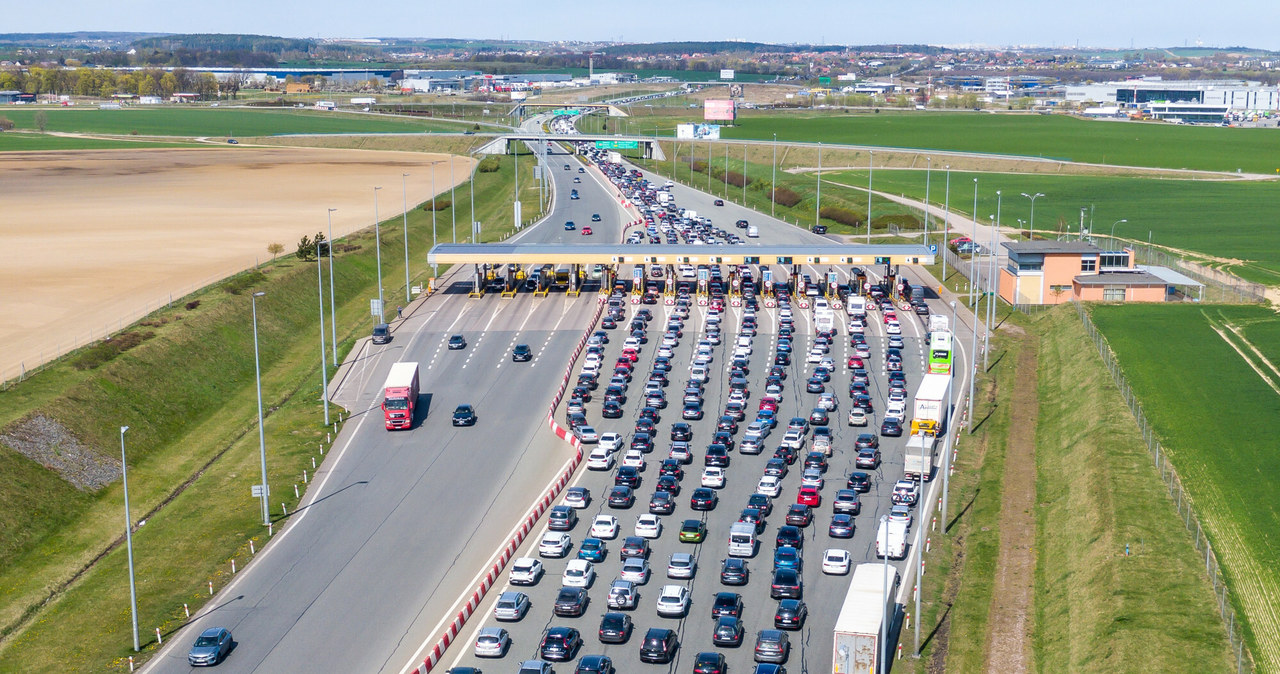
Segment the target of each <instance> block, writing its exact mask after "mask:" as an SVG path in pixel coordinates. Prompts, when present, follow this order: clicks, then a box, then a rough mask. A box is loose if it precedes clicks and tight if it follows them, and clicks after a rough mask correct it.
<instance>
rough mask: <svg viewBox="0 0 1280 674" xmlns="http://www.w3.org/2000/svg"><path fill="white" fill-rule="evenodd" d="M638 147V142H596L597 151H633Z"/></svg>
mask: <svg viewBox="0 0 1280 674" xmlns="http://www.w3.org/2000/svg"><path fill="white" fill-rule="evenodd" d="M639 147H640V141H638V140H597V141H596V149H597V150H635V149H637V148H639Z"/></svg>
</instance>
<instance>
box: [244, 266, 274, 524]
mask: <svg viewBox="0 0 1280 674" xmlns="http://www.w3.org/2000/svg"><path fill="white" fill-rule="evenodd" d="M263 295H266V293H264V292H262V291H261V290H259V291H258V292H256V293H254V294H252V295H250V296H249V303H250V305H251V306H252V307H253V375H254V380H255V381H256V382H257V385H258V454H259V455H260V458H261V459H262V484H261V485H260V486H261V487H262V492H261V493H262V526H264V527H265V526H268V525H270V524H271V510H270V507H269V506H268V505H267V498H268V496H267V436H266V434H265V433H264V432H263V430H262V364H261V362H260V361H259V358H258V298H259V297H262V296H263Z"/></svg>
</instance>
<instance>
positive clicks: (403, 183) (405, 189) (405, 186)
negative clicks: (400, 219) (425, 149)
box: [400, 173, 413, 304]
mask: <svg viewBox="0 0 1280 674" xmlns="http://www.w3.org/2000/svg"><path fill="white" fill-rule="evenodd" d="M408 177H409V174H408V173H401V174H400V189H401V190H402V192H401V194H402V195H403V196H404V302H405V304H408V303H409V302H411V301H412V300H413V296H412V295H410V294H409V183H408V181H407V179H408Z"/></svg>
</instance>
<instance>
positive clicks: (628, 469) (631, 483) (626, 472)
mask: <svg viewBox="0 0 1280 674" xmlns="http://www.w3.org/2000/svg"><path fill="white" fill-rule="evenodd" d="M613 483H614V484H615V485H626V486H628V487H631V488H632V489H635V488H636V487H639V486H640V469H639V468H636V467H635V466H621V467H619V468H618V473H617V474H616V475H614V476H613Z"/></svg>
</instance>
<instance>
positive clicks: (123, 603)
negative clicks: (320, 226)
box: [0, 159, 537, 672]
mask: <svg viewBox="0 0 1280 674" xmlns="http://www.w3.org/2000/svg"><path fill="white" fill-rule="evenodd" d="M529 162H531V160H529V159H523V160H522V166H521V170H522V171H527V170H528V163H529ZM506 165H507V166H508V167H510V165H511V161H507V162H506ZM530 182H531V181H530ZM446 194H447V192H446ZM463 194H467V195H468V197H469V187H468V186H466V185H464V186H462V187H461V188H459V191H458V193H457V196H458V198H457V201H458V202H459V203H460V205H459V207H460V208H461V207H462V206H461V204H462V203H465V200H464V199H462V198H461V195H463ZM510 195H511V169H510V168H508V169H507V170H506V171H505V172H504V171H501V170H500V171H498V172H495V173H487V174H480V175H479V176H478V177H477V189H476V218H477V219H479V220H481V221H482V222H485V223H486V226H485V228H484V230H483V234H484V236H483V240H488V241H491V240H497V239H499V238H501V237H503V236H505V235H506V234H507V232H508V231H509V224H510V223H509V219H510V217H511V216H510V213H511V204H510ZM521 197H522V200H524V201H525V203H526V210H525V212H526V213H534V212H536V203H537V190H536V189H535V188H534V187H533V186H532V185H526V186H524V188H523V189H522V190H521ZM469 212H470V211H469V205H468V207H467V208H466V209H465V210H464V213H465V215H464V214H459V216H461V217H459V219H460V220H462V221H463V223H464V229H465V232H467V233H469V228H465V223H466V221H467V218H469ZM502 215H505V216H506V217H507V218H508V220H507V222H506V223H505V224H504V223H503V222H502V220H501V217H502ZM486 221H487V222H486ZM437 222H438V223H439V229H440V234H441V235H442V236H441V240H448V239H449V238H450V235H449V234H448V233H447V232H449V231H450V226H451V217H450V214H449V209H445V210H444V211H441V212H440V213H438V214H437ZM401 231H402V228H401V219H400V217H399V215H396V216H392V217H391V218H389V219H388V220H387V221H386V222H385V223H383V226H382V232H383V237H382V245H383V246H384V253H386V252H394V251H399V250H402V246H403V238H402V235H401ZM409 236H410V245H411V251H412V258H411V270H410V271H411V277H412V280H411V283H417V282H419V280H420V279H422V278H423V277H424V276H426V275H427V274H429V267H427V266H426V264H425V255H426V250H427V247H428V246H429V245H430V241H431V214H430V213H429V212H424V211H423V210H422V209H421V208H419V207H415V208H414V209H412V210H411V212H410V214H409ZM342 242H343V243H346V244H349V245H350V246H352V248H349V249H344V247H342V246H338V247H337V250H339V251H342V250H346V251H347V252H340V253H338V254H337V255H336V256H335V261H334V269H335V272H336V275H335V278H334V282H335V289H336V291H337V301H338V306H339V310H338V326H339V339H340V345H339V353H340V354H342V353H345V351H346V350H348V349H349V348H350V347H351V345H352V344H353V343H354V341H355V340H356V339H357V338H359V337H360V336H362V335H363V334H365V333H366V332H367V330H368V328H369V325H370V318H369V316H368V298H369V297H370V296H375V297H376V296H377V290H376V283H375V281H374V279H375V268H374V265H375V263H374V250H373V243H374V241H373V234H372V232H371V231H369V230H365V231H363V232H360V233H357V234H355V235H352V236H350V237H347V238H345V239H343V240H342ZM383 258H384V259H383V278H384V279H385V281H386V285H387V288H386V290H385V291H384V292H385V294H386V297H387V298H388V304H389V305H390V306H394V305H395V304H396V303H399V301H398V300H397V299H396V298H397V297H399V298H401V300H402V299H403V297H404V295H403V292H404V290H403V285H402V283H396V281H397V279H403V278H404V270H403V266H402V263H400V262H397V261H398V260H400V259H402V258H401V257H400V256H399V255H396V254H387V255H384V256H383ZM315 264H316V263H315V261H314V260H312V261H309V262H303V261H300V260H297V259H296V258H295V257H282V258H280V259H278V260H277V261H275V262H273V263H271V264H268V265H264V266H263V267H262V268H260V269H259V270H255V271H254V272H250V273H251V274H258V273H260V274H261V275H262V281H261V283H255V284H253V286H254V288H248V289H247V288H243V287H242V286H243V285H244V284H242V283H240V282H239V280H238V279H239V278H242V277H236V278H232V279H229V280H227V281H224V282H222V283H219V284H215V285H213V286H210V287H208V288H206V289H203V290H201V291H199V292H197V293H195V294H194V295H193V296H192V297H188V298H183V301H182V302H175V303H174V305H173V307H171V308H169V309H166V310H163V311H159V312H156V313H154V314H152V315H151V316H149V317H147V319H146V321H145V323H147V325H144V326H135V327H134V328H131V329H130V330H135V329H143V330H146V331H151V332H154V333H155V335H154V336H153V337H152V338H150V339H146V340H143V341H141V342H140V343H139V344H137V345H136V346H135V347H134V348H131V349H129V350H126V351H123V352H118V353H117V354H116V355H115V356H114V357H111V358H109V359H101V358H93V361H94V364H96V367H93V368H90V369H84V370H79V369H76V368H75V366H74V363H76V362H77V361H78V359H81V358H83V357H84V356H85V354H86V353H89V352H88V351H85V352H78V353H75V354H72V355H71V356H69V357H67V358H66V359H64V360H63V361H61V362H59V363H57V364H54V365H53V366H51V367H49V368H48V369H46V370H45V371H43V372H41V373H40V374H39V375H37V376H36V377H34V378H32V379H29V380H27V381H26V382H23V383H21V384H20V385H17V386H15V387H12V388H10V389H8V390H5V391H3V392H0V410H2V411H0V426H2V427H5V428H10V427H11V425H12V423H13V422H14V421H15V420H20V419H23V418H26V417H27V416H28V415H29V414H32V413H35V412H39V413H41V414H43V415H45V416H47V417H49V418H52V419H54V420H56V421H58V422H59V423H61V424H62V425H63V426H65V427H66V428H67V429H68V430H69V431H70V432H71V433H72V434H73V435H74V436H75V437H76V438H78V439H79V441H80V442H81V443H83V444H85V445H87V446H88V447H89V448H90V450H91V451H92V452H93V454H94V455H95V456H97V457H99V459H100V460H101V461H102V462H105V463H109V462H111V461H118V456H119V454H118V453H119V436H118V433H119V430H118V429H119V427H120V426H122V425H128V426H130V430H129V431H128V433H127V434H126V440H127V447H128V456H129V467H130V468H129V473H130V475H129V478H130V502H131V509H132V514H133V516H134V519H135V521H136V520H142V519H144V518H145V519H146V520H147V522H146V524H145V525H144V526H140V527H138V529H137V532H136V534H135V538H134V545H135V562H136V566H137V576H138V593H139V595H138V596H139V607H138V608H139V625H140V627H141V630H142V637H143V643H144V646H146V647H145V648H144V654H143V657H146V655H148V654H150V653H152V652H153V651H154V642H155V632H154V630H155V629H156V628H157V627H158V628H160V629H161V631H162V633H167V632H170V631H171V630H173V629H175V628H176V627H178V626H180V625H181V622H182V620H183V618H184V616H185V613H184V610H183V605H184V604H186V605H188V607H189V608H190V610H191V611H192V613H193V614H194V613H195V612H196V611H197V610H198V609H199V607H200V606H201V605H202V603H203V602H204V601H206V600H207V599H208V595H209V592H208V583H212V584H213V588H214V590H215V591H216V590H217V589H218V588H219V587H221V586H222V585H224V584H225V583H226V582H227V580H228V578H229V575H230V562H231V560H232V559H236V560H237V563H238V565H239V566H240V568H243V566H244V564H245V563H246V562H247V561H248V556H249V540H251V539H254V540H255V546H256V548H257V549H258V550H261V548H262V544H263V543H264V542H265V541H264V540H263V536H265V531H264V530H263V527H262V525H261V519H260V518H261V513H260V507H259V502H258V501H257V500H256V499H253V498H251V497H250V494H249V488H250V485H252V484H256V483H257V482H258V481H259V480H260V478H259V477H258V472H259V468H258V458H257V457H258V447H257V438H256V435H257V434H256V433H255V432H253V431H254V425H255V424H256V395H255V392H254V375H253V344H252V334H251V330H252V325H251V319H250V313H249V300H248V297H247V294H246V293H245V292H243V291H245V290H251V289H255V288H260V289H263V290H265V291H266V292H267V295H266V296H265V297H263V298H261V299H259V301H258V319H259V330H260V346H261V351H262V363H263V396H264V402H265V407H266V411H267V414H268V417H267V420H266V424H265V431H266V433H267V456H268V473H269V480H270V483H271V485H272V494H273V497H272V499H271V501H272V512H273V517H275V518H279V517H281V509H280V507H281V503H283V504H284V505H285V507H286V508H287V509H288V511H289V512H292V511H293V509H294V508H295V507H296V505H297V502H298V498H296V497H295V496H294V491H293V489H292V486H293V485H294V484H295V483H296V484H298V485H299V488H300V491H299V493H300V494H302V495H303V496H305V494H303V493H302V490H304V489H305V484H303V482H302V475H303V471H310V470H311V459H312V458H313V457H314V458H316V459H317V461H319V460H321V459H322V458H323V457H320V456H319V454H318V452H319V449H320V447H321V445H322V444H324V443H326V441H327V436H326V434H327V432H328V431H327V429H325V428H324V427H323V422H322V412H321V409H320V401H319V398H320V388H321V387H320V381H319V380H320V364H319V362H318V361H317V356H318V349H319V344H318V342H317V340H318V333H319V329H318V321H319V317H318V315H317V311H318V308H317V296H316V292H317V291H316V277H315ZM327 274H328V272H327V265H325V275H326V279H325V288H326V292H327V288H328V279H327ZM246 276H247V275H246ZM227 289H233V290H240V291H241V292H240V293H239V294H233V293H231V292H228V291H227ZM192 299H198V300H199V301H200V304H199V305H198V306H197V307H196V308H195V309H192V310H188V309H186V308H185V306H184V302H186V301H187V300H192ZM327 318H328V317H327V316H326V320H327ZM329 373H330V375H331V376H332V374H333V370H332V369H330V371H329ZM336 412H337V410H336V408H335V409H334V413H335V414H336ZM0 469H3V470H5V475H6V477H7V478H8V479H7V480H6V483H5V486H4V487H2V488H0V524H2V525H3V529H2V531H0V563H2V565H0V626H3V627H2V628H0V629H3V638H4V642H3V645H2V646H0V671H13V670H21V671H37V672H38V671H68V670H71V671H121V670H122V669H125V668H126V667H127V665H126V660H125V658H126V657H127V656H128V655H130V654H131V652H132V648H131V637H130V635H129V633H130V627H129V612H128V601H127V598H128V585H127V582H128V578H127V574H126V573H125V572H124V571H123V569H124V559H123V549H122V547H121V546H120V545H119V544H120V542H121V540H122V539H123V533H124V532H123V530H122V526H123V522H122V521H121V520H122V518H123V496H122V492H121V490H120V484H119V481H118V480H116V481H115V482H113V483H111V484H110V485H109V486H107V487H105V488H103V489H100V490H98V491H97V492H81V491H78V490H76V489H75V488H73V487H71V486H70V485H69V484H68V483H67V482H65V481H64V480H62V479H61V478H60V477H59V476H57V475H56V474H54V473H53V472H51V471H49V470H46V469H45V468H44V467H42V466H41V465H38V464H37V463H35V462H33V461H30V460H28V459H26V458H25V457H23V456H20V455H18V454H17V453H16V452H14V451H12V450H11V449H10V448H8V447H5V446H3V445H2V444H0ZM162 504H163V507H161V505H162ZM153 512H154V514H152V515H150V516H148V513H153ZM73 579H74V581H73Z"/></svg>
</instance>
